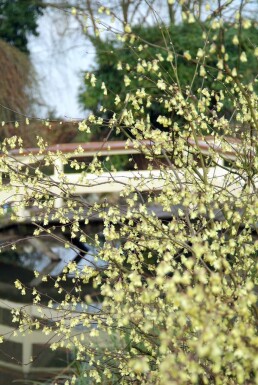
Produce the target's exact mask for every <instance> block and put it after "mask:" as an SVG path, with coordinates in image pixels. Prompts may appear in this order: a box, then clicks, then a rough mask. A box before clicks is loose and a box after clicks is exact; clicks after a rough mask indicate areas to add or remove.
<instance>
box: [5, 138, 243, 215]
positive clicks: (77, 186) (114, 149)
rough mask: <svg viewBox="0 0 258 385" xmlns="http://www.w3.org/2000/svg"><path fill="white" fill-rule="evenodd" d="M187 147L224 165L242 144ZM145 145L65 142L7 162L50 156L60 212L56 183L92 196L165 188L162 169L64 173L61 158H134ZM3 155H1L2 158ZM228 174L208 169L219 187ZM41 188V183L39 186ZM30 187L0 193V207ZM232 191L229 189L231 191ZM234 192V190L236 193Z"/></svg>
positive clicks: (202, 142)
mask: <svg viewBox="0 0 258 385" xmlns="http://www.w3.org/2000/svg"><path fill="white" fill-rule="evenodd" d="M188 142H189V148H190V149H191V148H193V149H194V148H196V147H198V151H200V152H201V153H202V154H203V155H209V152H210V150H212V151H215V152H217V153H218V154H220V160H219V162H220V163H221V164H223V159H225V160H234V159H235V158H236V154H237V149H238V148H239V145H240V144H241V142H240V141H239V140H237V139H231V138H229V140H228V143H229V148H228V149H227V150H226V151H225V150H224V149H223V148H222V146H221V144H218V143H215V139H214V137H212V136H210V137H206V138H199V139H198V141H197V142H196V141H195V140H193V139H189V140H188ZM141 146H145V147H147V148H148V149H149V150H150V151H151V149H152V146H153V143H152V142H151V141H142V142H141V143H139V148H137V147H136V146H135V144H133V143H132V142H126V141H118V142H117V141H111V142H90V143H64V144H58V145H54V146H50V147H47V148H45V149H44V150H43V151H39V149H38V148H26V149H23V151H22V152H21V151H20V150H17V149H15V150H11V151H10V152H9V155H8V156H9V159H10V160H11V161H12V165H13V166H14V167H15V164H18V163H19V164H23V165H25V166H26V165H30V164H33V163H35V162H39V161H41V160H42V159H44V157H45V155H46V154H47V155H48V156H50V158H51V159H52V162H53V173H52V175H49V176H48V177H47V178H48V181H49V182H52V186H50V190H49V191H50V192H51V193H53V194H54V195H55V196H56V199H55V204H54V206H55V209H59V208H61V207H63V205H64V199H63V197H62V192H61V190H60V189H59V187H58V186H59V183H60V182H62V181H63V180H65V183H66V185H67V188H69V189H71V190H72V192H73V194H75V195H76V194H77V195H78V194H79V195H80V194H92V193H97V194H98V193H113V192H120V191H122V190H123V189H124V188H125V186H127V185H128V183H130V184H131V185H132V186H133V187H134V188H135V189H136V190H137V189H138V190H139V191H147V190H160V189H162V188H163V186H164V179H165V178H164V175H163V173H162V171H161V170H158V169H156V170H152V171H148V170H146V169H145V170H137V171H117V172H112V173H111V172H104V173H101V174H100V175H99V174H91V173H85V172H82V173H74V172H73V173H66V172H65V168H64V164H63V159H62V157H63V156H65V157H66V159H71V158H74V157H76V159H77V158H78V159H79V158H87V157H93V156H96V155H98V156H112V155H127V154H130V155H133V154H138V155H139V154H141V150H140V147H141ZM2 156H3V155H2ZM178 173H179V174H180V177H181V178H182V179H184V175H183V172H182V171H178ZM226 174H227V172H226V171H225V170H224V169H223V168H221V167H219V166H217V167H215V168H210V169H209V176H210V177H211V178H213V180H214V182H215V183H216V185H222V183H223V178H225V176H226ZM42 186H43V184H42ZM29 189H30V186H26V187H25V186H22V185H19V186H17V187H16V188H10V189H8V190H7V191H1V192H0V205H1V206H3V205H4V204H6V203H11V202H12V201H14V200H15V201H16V205H17V204H18V202H17V201H22V199H23V196H24V195H25V194H28V190H29ZM233 190H234V188H232V191H233ZM236 191H237V190H236ZM28 215H29V212H28V210H25V209H22V208H21V210H20V212H19V216H20V218H21V220H22V218H25V217H26V216H27V217H28Z"/></svg>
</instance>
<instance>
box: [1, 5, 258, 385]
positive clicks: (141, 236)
mask: <svg viewBox="0 0 258 385" xmlns="http://www.w3.org/2000/svg"><path fill="white" fill-rule="evenodd" d="M224 10H225V11H228V9H227V6H226V5H224V6H221V7H219V8H218V9H214V10H213V11H211V14H210V17H208V19H207V21H206V24H205V25H206V30H205V31H204V34H203V46H202V47H199V50H198V51H197V52H196V56H194V57H193V56H192V55H190V53H189V52H188V51H186V52H185V53H184V54H183V55H182V56H183V57H184V60H186V61H187V62H188V63H189V66H194V67H195V73H194V77H193V79H192V83H191V84H188V85H187V86H185V87H181V83H180V81H179V79H178V77H177V59H178V54H177V52H175V51H174V50H173V44H172V45H171V44H170V45H169V46H168V47H167V48H163V49H162V50H161V52H160V54H159V55H158V56H157V57H154V58H153V59H152V60H149V61H145V60H141V56H140V54H139V59H138V63H137V65H136V68H130V69H128V68H127V66H126V63H120V70H121V71H124V83H125V87H127V89H128V92H127V93H126V96H125V99H124V100H122V99H120V97H119V95H117V96H116V95H112V94H109V92H108V84H102V90H103V106H102V107H101V110H104V109H105V98H109V104H110V99H111V98H113V99H114V104H115V105H116V108H117V106H121V109H120V112H119V113H114V114H113V115H112V117H111V118H110V119H109V120H106V121H105V119H104V118H102V117H99V116H97V115H93V114H91V115H90V116H89V118H88V119H87V120H85V121H83V122H82V123H81V124H80V125H79V130H84V129H86V130H87V131H90V130H91V127H92V126H96V125H98V124H99V125H100V126H102V125H106V126H108V128H109V130H110V132H111V131H112V133H118V134H119V133H120V132H123V134H124V135H125V136H126V137H127V138H128V140H129V141H130V142H132V143H133V144H134V147H135V148H138V149H139V151H141V153H142V154H144V156H145V158H146V159H147V160H148V161H149V167H148V170H149V177H148V178H146V175H145V177H142V176H141V175H142V174H140V173H138V171H137V169H136V171H135V178H134V179H132V180H131V181H130V182H128V183H126V184H124V183H123V185H122V187H121V192H120V196H121V198H123V200H124V201H125V202H126V205H124V206H123V207H122V208H121V207H120V206H119V205H115V204H113V203H112V204H109V203H108V200H107V201H104V202H102V203H95V204H93V205H92V206H89V205H88V204H87V205H86V203H85V200H84V199H83V198H81V197H80V196H78V195H76V186H74V185H72V184H69V181H67V180H66V176H65V175H63V174H62V173H61V171H60V170H59V169H58V168H57V170H56V171H57V172H58V171H59V174H60V175H59V177H60V178H61V182H60V181H59V182H58V183H56V182H55V180H54V179H53V178H51V177H47V176H44V174H43V173H42V171H40V169H39V168H35V169H33V168H32V170H31V169H30V168H31V167H30V166H29V165H24V164H21V163H18V164H16V167H15V168H14V167H13V158H12V157H11V154H12V152H11V151H12V150H11V149H12V148H20V152H21V154H22V152H23V149H22V147H23V144H22V143H21V141H19V139H17V138H16V137H13V138H12V139H8V140H6V141H5V142H4V143H3V144H2V145H1V150H2V153H3V154H2V157H1V161H0V162H1V167H2V169H3V170H4V171H6V172H7V171H8V172H9V174H10V186H7V187H6V189H16V190H15V191H16V192H14V194H17V197H18V196H19V191H20V190H19V189H20V188H23V189H24V190H22V191H25V192H26V194H24V195H23V199H22V202H21V203H19V210H20V209H21V207H22V205H24V207H29V206H31V205H34V206H36V207H38V208H41V209H43V212H42V211H41V213H39V214H38V217H35V218H32V221H35V222H36V224H37V223H39V219H40V220H41V222H40V223H42V225H39V224H38V225H37V229H36V230H35V235H36V236H40V235H41V234H42V233H44V232H47V233H49V234H51V232H52V231H53V229H52V227H51V223H50V219H52V220H55V221H58V222H59V223H60V224H61V226H62V228H61V230H62V231H64V232H65V231H67V228H69V229H70V230H69V231H70V236H71V239H73V238H75V237H76V238H79V239H80V240H81V241H82V242H86V241H87V234H86V233H85V232H84V230H83V227H82V225H81V224H82V223H87V222H88V221H89V219H90V217H91V215H92V214H93V213H96V212H97V213H98V215H99V217H100V218H101V219H102V220H103V224H104V230H103V233H104V236H105V242H104V245H103V246H102V245H101V243H100V240H99V238H98V236H96V239H95V247H96V249H97V250H98V256H97V257H98V258H100V259H101V260H104V261H105V262H106V264H104V265H103V266H105V267H104V268H93V266H84V268H83V270H82V271H78V269H77V266H76V264H75V263H69V264H68V266H67V267H65V269H64V271H63V273H62V274H61V275H60V276H59V277H58V278H57V279H56V281H55V287H56V290H57V291H58V292H59V293H64V300H63V301H62V302H60V303H59V304H58V305H54V304H53V301H52V300H50V301H49V302H48V303H47V304H46V305H45V307H44V308H40V303H41V301H42V298H43V297H42V295H41V294H40V293H38V292H37V290H36V289H33V295H34V303H35V304H37V305H38V306H39V310H40V311H41V315H40V318H39V319H35V318H33V319H32V318H30V316H29V315H28V314H26V312H24V309H23V311H20V310H16V311H14V320H15V321H19V322H20V327H19V329H20V332H21V333H24V332H26V331H27V332H28V329H33V328H40V327H42V329H43V332H45V333H46V334H49V333H51V332H54V333H55V334H56V335H57V336H58V340H57V341H56V342H54V343H53V344H52V348H53V349H56V348H58V347H64V346H65V347H68V348H71V349H73V348H74V347H75V348H76V352H77V359H78V360H79V361H83V362H87V364H88V365H86V366H85V370H84V372H83V374H82V375H83V376H84V377H85V381H87V380H86V378H88V381H89V383H91V384H97V383H100V384H111V383H119V384H124V385H127V384H139V385H140V384H141V385H143V384H146V385H147V384H148V385H150V384H159V385H192V384H198V385H199V384H216V385H220V384H221V385H222V384H223V385H235V384H245V385H247V384H248V385H251V384H258V377H257V373H258V370H257V369H258V360H257V356H256V352H257V345H258V339H257V334H256V324H257V306H256V301H257V298H256V295H255V280H256V278H257V250H258V240H257V215H258V198H257V170H258V162H257V155H256V140H257V130H258V112H257V111H258V108H257V107H258V99H257V95H256V93H255V92H254V91H253V89H254V83H255V82H256V78H254V79H253V80H251V81H250V80H249V82H248V84H246V83H245V79H244V77H243V78H241V77H240V76H239V75H238V69H237V68H238V66H241V62H245V61H246V55H245V52H241V44H240V43H241V30H240V32H239V34H238V35H236V36H234V44H236V45H237V44H239V61H238V62H236V63H235V65H234V66H233V67H232V68H231V67H230V66H229V65H228V60H227V59H228V58H227V52H225V49H224V45H223V20H224V19H223V17H224V16H223V11H224ZM102 11H103V10H102ZM73 12H74V14H76V12H75V11H73ZM185 15H186V16H185V17H186V18H187V20H188V21H189V22H191V21H192V19H193V18H194V14H192V13H189V12H188V13H186V14H185ZM235 17H236V19H235V21H234V23H239V25H240V27H241V28H248V27H250V26H251V25H252V26H254V25H253V23H252V22H251V21H250V20H249V19H247V18H246V17H245V14H244V10H243V7H242V8H241V9H240V10H238V11H237V13H236V14H235ZM119 38H120V39H122V40H124V41H131V42H132V43H133V42H134V41H135V37H134V35H133V34H132V32H131V29H130V26H128V25H127V26H126V29H125V31H124V33H122V34H121V35H119ZM173 38H174V37H173V36H172V37H171V42H172V43H173ZM189 44H190V42H189ZM135 49H137V47H135ZM145 49H146V50H148V43H147V42H145ZM138 51H139V52H141V50H140V49H139V47H138ZM210 52H212V54H213V55H214V52H216V56H217V63H216V65H215V67H212V71H210V68H209V66H207V65H206V62H207V60H208V59H209V55H210ZM253 55H255V56H257V47H255V46H253ZM164 61H167V62H169V64H170V70H169V71H165V72H164V71H163V62H164ZM215 72H216V82H218V83H219V84H220V87H221V89H220V91H219V92H216V90H214V89H212V88H207V87H206V79H207V77H209V76H211V73H212V76H214V73H215ZM132 77H133V80H134V84H135V83H137V87H136V88H130V84H131V78H132ZM87 78H88V80H89V83H91V86H92V87H94V86H95V85H96V79H95V75H94V74H90V73H89V74H88V76H87ZM197 78H198V81H200V79H202V82H201V84H202V85H201V87H200V88H199V89H198V91H197V93H195V94H193V93H192V85H193V83H194V82H195V81H196V79H197ZM216 82H215V83H216ZM143 83H144V86H143ZM209 84H211V83H209ZM153 88H154V89H155V93H153ZM153 95H154V96H153ZM211 102H212V103H211ZM152 103H155V104H159V105H160V110H163V111H165V112H164V114H163V115H160V116H158V118H157V122H158V123H159V128H157V126H155V124H154V123H153V121H150V117H149V113H148V111H149V109H150V108H151V106H152ZM225 103H227V104H228V103H230V104H231V105H232V106H233V113H232V115H231V116H230V117H229V118H226V117H225V116H224V115H223V108H224V105H225ZM207 134H210V136H204V135H207ZM38 145H39V148H40V152H41V154H42V157H43V162H44V164H45V165H49V164H52V163H53V162H55V160H56V159H57V158H58V159H61V161H62V163H63V164H65V163H67V162H68V159H67V156H66V155H65V154H61V153H54V152H52V153H51V152H49V151H46V144H45V143H43V142H42V141H41V140H39V143H38ZM80 152H81V149H80V148H78V150H77V154H79V153H80ZM75 155H76V154H75ZM31 158H33V155H31ZM71 167H74V168H75V169H77V168H81V170H82V173H81V174H80V180H79V182H78V183H79V184H80V185H83V186H85V187H87V186H90V185H91V184H92V181H91V180H89V179H88V177H87V175H88V174H87V173H88V172H94V173H95V174H96V175H99V176H101V175H102V174H103V164H102V163H101V162H100V161H99V159H98V156H97V154H96V156H95V157H94V160H93V162H92V163H91V164H90V165H89V166H88V165H85V164H79V163H78V162H77V161H76V160H73V161H72V164H71ZM155 169H158V172H156V170H155ZM31 171H33V172H31ZM110 178H112V180H114V179H115V178H116V174H115V170H113V171H112V172H110ZM95 183H96V181H95ZM118 183H119V182H118ZM121 183H122V182H121ZM12 191H13V190H12ZM60 194H62V197H63V200H64V204H63V205H62V207H61V208H59V210H55V201H56V200H57V199H59V196H60ZM86 208H87V211H85V209H86ZM157 208H159V212H161V214H162V215H157ZM15 215H17V216H18V215H19V211H17V212H16V214H15V213H14V214H13V218H14V219H15ZM168 218H170V219H168ZM66 246H67V247H69V242H67V244H66ZM71 273H72V274H73V277H74V278H73V280H74V291H73V292H65V280H66V277H67V275H69V274H71ZM36 274H37V273H36ZM47 279H49V278H48V277H43V280H47ZM89 282H91V283H92V285H93V287H94V288H95V289H96V291H97V292H99V294H100V296H101V298H102V302H101V306H100V307H98V308H97V309H96V311H94V312H93V311H92V307H91V305H94V299H93V298H91V297H90V296H89V295H88V296H86V297H85V298H84V297H83V298H82V296H81V291H82V289H83V287H84V285H86V284H88V283H89ZM16 287H17V288H18V289H20V290H21V294H24V293H25V292H26V290H28V288H26V287H25V286H24V285H23V284H22V282H20V281H16ZM53 306H54V307H55V309H56V310H58V311H59V317H57V318H56V319H54V320H53V323H52V324H47V325H46V324H45V325H42V326H41V325H40V322H41V319H42V318H44V317H47V314H48V312H47V310H46V309H48V308H49V309H51V308H52V307H53ZM78 325H81V326H83V328H84V329H81V331H79V332H78V330H77V331H76V333H75V332H74V330H75V327H76V326H78ZM74 383H76V377H75V376H74V377H72V378H71V379H70V380H67V384H74Z"/></svg>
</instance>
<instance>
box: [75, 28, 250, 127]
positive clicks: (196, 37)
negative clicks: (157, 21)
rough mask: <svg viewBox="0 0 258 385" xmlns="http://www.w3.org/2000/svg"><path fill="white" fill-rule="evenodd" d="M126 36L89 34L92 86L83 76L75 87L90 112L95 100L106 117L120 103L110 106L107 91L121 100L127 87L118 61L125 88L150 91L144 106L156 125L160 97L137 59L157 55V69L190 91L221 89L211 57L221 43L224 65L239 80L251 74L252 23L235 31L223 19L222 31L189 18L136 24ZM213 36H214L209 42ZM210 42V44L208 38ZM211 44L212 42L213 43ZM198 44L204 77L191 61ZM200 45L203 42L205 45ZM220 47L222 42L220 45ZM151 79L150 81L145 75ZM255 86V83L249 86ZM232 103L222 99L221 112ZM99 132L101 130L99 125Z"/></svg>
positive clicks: (95, 107)
mask: <svg viewBox="0 0 258 385" xmlns="http://www.w3.org/2000/svg"><path fill="white" fill-rule="evenodd" d="M238 34H239V45H237V46H236V45H234V44H233V41H232V40H233V37H234V35H238ZM133 35H134V36H135V37H134V38H132V36H131V37H130V38H127V39H125V41H124V42H118V41H117V39H107V40H104V41H102V40H100V39H95V40H93V44H94V47H95V48H96V69H93V70H92V73H93V74H94V75H95V76H96V79H97V82H96V87H94V88H93V87H90V86H89V82H88V80H86V81H85V86H84V87H83V88H82V89H81V93H80V97H79V100H80V103H81V105H82V106H83V107H84V108H86V109H90V110H92V111H93V112H94V113H96V112H97V111H98V109H99V106H100V105H104V107H105V108H106V110H107V111H106V112H105V113H104V114H103V116H104V117H110V116H111V115H112V111H115V112H118V111H119V110H120V106H118V107H116V106H114V103H113V98H112V96H115V95H119V97H120V98H121V99H122V100H124V99H125V95H126V93H127V92H128V88H127V87H126V86H125V84H124V72H123V71H121V70H119V69H118V63H121V65H122V66H123V67H124V68H125V69H126V68H127V71H126V72H128V74H130V75H132V76H131V77H130V79H131V84H130V87H129V89H130V91H131V92H134V90H135V89H136V87H137V86H138V84H139V80H140V83H141V86H142V87H145V88H146V87H147V88H148V93H149V94H150V95H151V96H152V97H153V99H154V100H153V102H152V106H151V108H150V109H149V111H148V112H149V114H150V119H151V122H152V123H153V124H154V126H157V127H160V125H159V123H157V121H156V120H157V117H158V116H159V115H160V114H161V113H163V112H164V109H162V108H161V105H160V103H158V102H156V101H155V98H158V97H159V95H160V91H159V89H157V87H156V83H155V80H153V78H152V77H151V75H150V74H149V73H146V72H145V71H142V73H139V72H137V71H136V65H137V63H140V62H142V61H145V62H147V63H148V62H151V61H153V60H157V59H158V57H159V56H160V55H162V57H163V60H164V61H162V63H161V70H162V74H163V76H164V79H165V80H166V81H167V82H168V83H171V84H175V83H176V84H178V86H180V87H181V88H182V89H183V90H185V89H186V87H190V86H191V92H192V93H193V94H194V95H196V94H197V90H198V89H199V88H200V87H207V88H209V89H210V88H212V89H214V90H216V91H217V92H219V91H220V90H225V85H224V84H221V82H220V80H218V79H217V72H218V71H217V68H216V63H217V59H218V56H219V55H220V53H219V49H220V48H219V46H221V47H223V46H224V47H225V52H226V53H227V55H228V65H229V67H230V68H233V67H236V68H237V70H238V72H239V74H240V76H241V77H242V79H243V82H244V83H245V84H248V83H249V82H250V81H252V80H253V79H254V78H255V76H256V70H257V59H256V58H255V57H254V55H253V54H252V53H253V50H254V47H255V44H256V42H257V40H258V29H257V26H254V25H253V26H252V27H250V28H248V29H242V30H241V33H239V32H238V25H237V24H233V25H232V24H226V25H225V28H224V29H223V34H221V35H220V34H219V35H216V34H215V32H214V30H212V29H210V28H209V26H208V24H205V23H204V24H201V23H193V24H187V23H184V24H179V25H170V26H169V27H167V26H165V25H161V26H157V25H154V26H151V27H145V26H136V27H134V28H133ZM213 40H214V42H213ZM212 43H214V46H213V44H212ZM215 44H216V45H217V47H216V46H215ZM200 47H204V52H205V55H207V54H208V58H207V60H206V67H205V68H206V72H207V73H206V77H205V78H203V76H200V75H199V72H198V71H199V69H197V67H196V63H197V61H198V57H196V55H197V53H198V49H199V48H200ZM205 47H206V48H205ZM222 50H223V48H222ZM187 51H188V52H189V54H190V55H191V57H192V58H193V61H188V60H187V59H186V58H185V57H184V53H185V52H187ZM243 51H244V52H245V53H246V55H247V61H246V62H241V61H240V60H239V56H240V53H241V52H243ZM168 52H171V53H172V55H173V57H175V64H176V73H174V72H173V71H172V68H171V62H170V61H169V60H168V59H167V56H168ZM150 80H151V81H150ZM103 82H104V83H105V84H107V85H108V86H107V87H108V95H107V96H105V95H103V90H102V89H101V85H102V83H103ZM255 87H256V88H255V89H257V85H256V86H255ZM213 104H214V97H213V98H212V100H211V102H210V108H212V105H213ZM233 109H234V106H233V105H232V102H230V101H229V100H228V101H227V103H225V104H224V106H223V110H222V112H221V114H225V113H226V115H227V116H229V115H230V114H231V113H232V111H233ZM97 132H98V131H97ZM104 132H105V131H104Z"/></svg>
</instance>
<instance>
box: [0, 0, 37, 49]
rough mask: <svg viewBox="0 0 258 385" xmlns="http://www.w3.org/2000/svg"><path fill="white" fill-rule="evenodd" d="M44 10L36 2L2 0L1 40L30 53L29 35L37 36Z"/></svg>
mask: <svg viewBox="0 0 258 385" xmlns="http://www.w3.org/2000/svg"><path fill="white" fill-rule="evenodd" d="M39 15H42V8H41V7H39V6H37V5H35V1H34V0H0V39H3V40H5V41H6V42H7V43H9V44H11V45H13V46H15V47H16V48H18V49H19V50H20V51H23V52H26V53H28V47H27V45H28V35H29V34H33V35H37V18H38V16H39Z"/></svg>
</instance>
